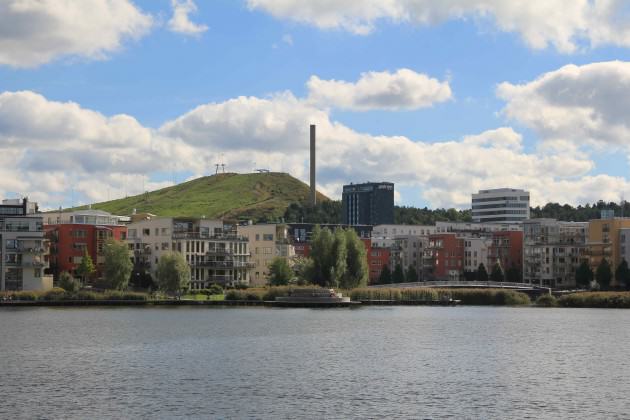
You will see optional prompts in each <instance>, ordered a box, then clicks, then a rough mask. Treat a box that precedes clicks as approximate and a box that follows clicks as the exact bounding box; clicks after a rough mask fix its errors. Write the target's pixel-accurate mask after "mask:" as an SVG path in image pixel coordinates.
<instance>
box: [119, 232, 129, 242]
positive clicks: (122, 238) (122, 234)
mask: <svg viewBox="0 0 630 420" xmlns="http://www.w3.org/2000/svg"><path fill="white" fill-rule="evenodd" d="M126 239H127V232H120V240H121V241H124V240H126Z"/></svg>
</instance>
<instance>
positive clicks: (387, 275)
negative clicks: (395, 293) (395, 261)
mask: <svg viewBox="0 0 630 420" xmlns="http://www.w3.org/2000/svg"><path fill="white" fill-rule="evenodd" d="M391 282H392V272H391V270H390V269H389V266H388V265H384V266H383V269H382V270H381V274H380V275H379V276H378V284H390V283H391Z"/></svg>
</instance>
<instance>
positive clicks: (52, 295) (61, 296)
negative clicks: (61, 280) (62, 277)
mask: <svg viewBox="0 0 630 420" xmlns="http://www.w3.org/2000/svg"><path fill="white" fill-rule="evenodd" d="M68 296H69V295H68V294H67V293H66V291H65V290H63V289H62V288H61V287H55V288H53V289H52V290H49V291H47V292H44V293H43V294H42V295H41V297H40V299H41V300H47V301H58V300H65V299H66V298H68Z"/></svg>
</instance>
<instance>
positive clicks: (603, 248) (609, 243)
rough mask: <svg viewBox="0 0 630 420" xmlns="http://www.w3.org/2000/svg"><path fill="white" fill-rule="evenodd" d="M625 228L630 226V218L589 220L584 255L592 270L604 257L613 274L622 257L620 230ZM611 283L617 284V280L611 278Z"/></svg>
mask: <svg viewBox="0 0 630 420" xmlns="http://www.w3.org/2000/svg"><path fill="white" fill-rule="evenodd" d="M627 228H630V218H621V217H614V218H608V219H595V220H591V221H590V222H589V224H588V241H587V253H586V255H587V257H588V261H589V264H590V266H591V269H592V270H593V272H595V270H596V269H597V266H598V265H599V263H600V262H601V261H602V258H606V260H607V261H608V262H609V263H610V268H611V270H612V272H613V275H614V273H615V270H616V269H617V267H618V266H619V264H620V263H621V258H622V253H621V243H622V241H621V235H622V230H623V229H627ZM611 285H612V286H615V285H617V280H616V279H613V281H612V284H611Z"/></svg>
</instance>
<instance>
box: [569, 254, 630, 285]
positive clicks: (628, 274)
mask: <svg viewBox="0 0 630 420" xmlns="http://www.w3.org/2000/svg"><path fill="white" fill-rule="evenodd" d="M614 277H615V279H617V282H618V283H619V284H620V285H623V286H625V287H626V288H628V289H630V268H628V262H627V261H626V260H625V258H624V259H622V260H621V263H619V266H617V268H616V269H615V276H614ZM612 279H613V272H612V267H611V266H610V263H609V262H608V260H607V259H606V258H602V260H601V262H600V263H599V265H598V266H597V268H596V269H595V272H594V273H593V270H591V267H590V266H589V264H588V262H587V261H582V263H581V264H580V266H579V267H578V269H577V270H576V272H575V283H576V284H577V285H578V286H580V287H584V288H589V287H591V284H592V282H593V281H596V282H597V284H598V285H599V287H601V288H602V289H608V288H610V283H611V282H612Z"/></svg>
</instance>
